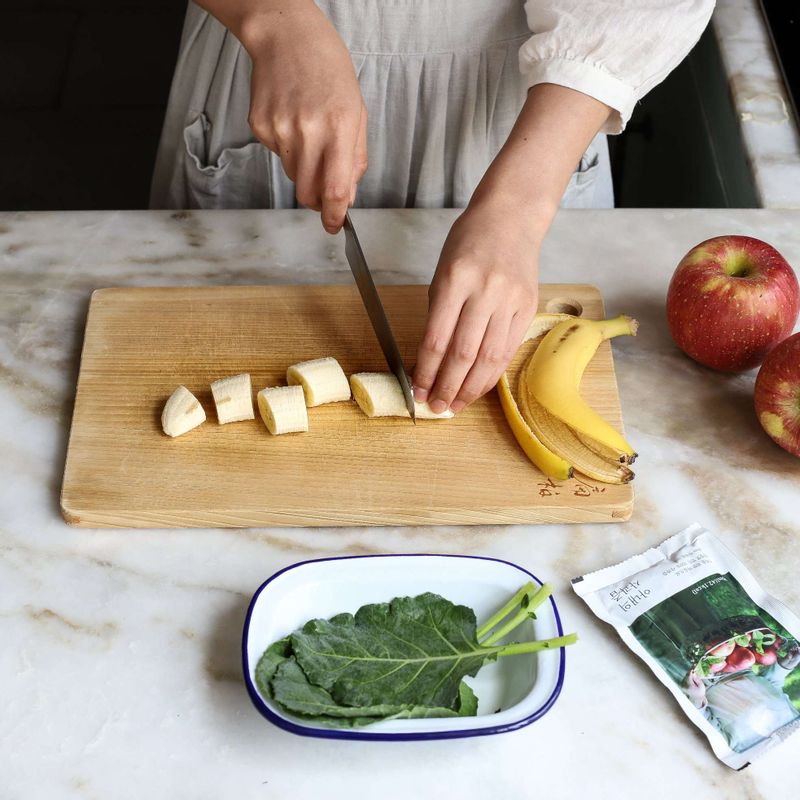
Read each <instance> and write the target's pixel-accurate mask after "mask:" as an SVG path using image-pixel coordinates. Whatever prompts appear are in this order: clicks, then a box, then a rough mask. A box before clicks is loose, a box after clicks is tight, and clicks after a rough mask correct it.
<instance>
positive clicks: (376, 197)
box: [151, 0, 713, 208]
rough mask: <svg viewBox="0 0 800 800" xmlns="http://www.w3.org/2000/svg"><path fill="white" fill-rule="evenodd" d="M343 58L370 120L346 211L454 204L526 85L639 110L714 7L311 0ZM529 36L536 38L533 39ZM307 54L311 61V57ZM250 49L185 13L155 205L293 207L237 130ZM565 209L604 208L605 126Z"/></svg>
mask: <svg viewBox="0 0 800 800" xmlns="http://www.w3.org/2000/svg"><path fill="white" fill-rule="evenodd" d="M317 4H318V6H319V7H320V8H321V9H322V11H323V12H324V13H325V14H326V15H327V16H328V17H329V19H330V20H331V22H332V23H333V25H334V26H335V27H336V29H337V31H338V32H339V34H340V35H341V37H342V39H343V40H344V42H345V43H346V45H347V47H348V49H349V50H350V53H351V55H352V58H353V63H354V65H355V68H356V72H357V74H358V80H359V83H360V86H361V91H362V94H363V97H364V100H365V102H366V105H367V109H368V111H369V130H368V147H369V168H368V170H367V172H366V174H365V175H364V177H363V179H362V181H361V183H360V184H359V192H358V198H357V201H356V205H357V206H363V207H372V208H375V207H403V206H408V207H434V208H435V207H461V206H464V205H465V204H466V203H467V201H468V200H469V198H470V196H471V194H472V192H473V190H474V189H475V186H476V185H477V183H478V181H479V180H480V179H481V177H482V175H483V174H484V172H485V171H486V168H487V167H488V166H489V164H490V163H491V161H492V159H493V158H494V156H495V154H496V153H497V151H498V150H499V148H500V147H501V146H502V144H503V142H504V141H505V139H506V137H507V136H508V134H509V132H510V130H511V128H512V126H513V124H514V121H515V120H516V118H517V115H518V114H519V111H520V109H521V108H522V105H523V103H524V100H525V96H526V92H527V90H528V88H529V87H530V86H531V85H533V84H534V83H537V82H539V83H541V82H550V83H558V84H561V85H565V86H569V87H571V88H574V89H577V90H579V91H583V92H585V93H587V94H589V95H591V96H594V97H597V98H598V99H600V100H602V101H603V102H605V103H607V104H608V105H609V106H611V108H612V109H613V113H612V115H611V117H610V118H609V123H608V125H607V126H606V131H607V132H618V131H620V130H622V128H623V127H624V125H625V122H626V121H627V119H628V117H629V116H630V113H631V111H632V109H633V106H634V104H635V102H636V101H637V100H638V98H639V97H641V95H642V94H644V93H645V92H646V91H647V90H648V89H649V88H650V87H651V86H652V85H654V84H655V83H657V82H658V81H659V80H661V79H662V78H663V77H664V75H666V74H667V73H668V72H669V70H670V69H672V68H673V67H674V66H675V65H676V64H677V63H678V62H679V61H680V59H681V58H682V57H683V55H685V54H686V52H687V51H688V49H689V48H690V47H691V46H692V44H693V43H694V41H696V39H697V37H699V35H700V32H701V31H702V29H703V27H704V26H705V24H706V22H707V20H708V16H709V14H710V12H711V8H712V7H713V0H660V1H659V2H656V3H654V2H653V0H616V1H615V2H614V3H609V2H608V0H528V2H526V3H523V2H522V0H317ZM532 32H533V33H532ZM312 57H313V54H312ZM249 83H250V60H249V57H248V55H247V53H246V52H245V51H244V49H243V48H242V46H241V45H240V44H239V42H238V41H237V40H236V38H235V37H234V36H233V35H232V34H231V33H229V32H228V31H227V30H226V29H225V28H224V27H223V26H222V25H221V24H220V23H219V22H217V20H215V19H214V18H213V17H211V16H210V15H208V14H207V13H206V12H205V11H203V10H201V9H200V8H199V7H197V6H196V5H194V4H193V3H191V2H190V3H189V7H188V11H187V15H186V22H185V25H184V30H183V37H182V40H181V46H180V53H179V57H178V62H177V66H176V70H175V76H174V79H173V84H172V90H171V93H170V99H169V104H168V108H167V114H166V118H165V122H164V129H163V132H162V137H161V143H160V147H159V151H158V157H157V161H156V168H155V173H154V176H153V184H152V193H151V206H152V207H153V208H293V207H295V206H296V205H297V203H296V199H295V196H294V187H293V184H292V183H291V181H289V180H288V178H287V177H286V175H285V174H284V172H283V169H282V167H281V164H280V161H279V160H278V159H277V157H276V156H275V155H274V154H272V153H270V152H269V151H268V150H267V149H266V148H264V147H263V146H262V145H261V144H259V143H258V142H257V141H256V140H255V137H254V136H253V134H252V132H251V130H250V128H249V127H248V124H247V116H248V109H249V95H250V86H249ZM562 205H564V206H571V207H610V206H613V192H612V187H611V173H610V167H609V161H608V148H607V145H606V140H605V132H604V133H602V134H600V135H598V136H597V137H596V138H595V140H594V141H593V142H592V145H591V146H590V147H589V149H588V150H587V152H586V153H585V155H584V157H583V158H582V159H581V160H580V163H579V164H577V165H576V170H575V173H574V174H573V176H572V179H571V180H570V183H569V186H568V187H567V190H566V192H565V194H564V197H563V201H562Z"/></svg>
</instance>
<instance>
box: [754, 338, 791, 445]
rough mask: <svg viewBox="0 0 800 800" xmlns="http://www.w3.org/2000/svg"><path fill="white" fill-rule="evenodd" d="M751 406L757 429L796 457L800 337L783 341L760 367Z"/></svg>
mask: <svg viewBox="0 0 800 800" xmlns="http://www.w3.org/2000/svg"><path fill="white" fill-rule="evenodd" d="M755 403H756V414H757V415H758V421H759V422H760V423H761V427H762V428H764V430H765V431H766V432H767V433H768V434H769V435H770V436H771V437H772V438H773V439H774V440H775V441H776V442H777V443H778V444H779V445H780V446H781V447H782V448H783V449H784V450H788V451H789V452H790V453H792V454H793V455H795V456H800V333H796V334H795V335H794V336H790V337H789V338H788V339H784V341H782V342H781V343H780V344H779V345H778V346H777V347H776V348H775V349H774V350H773V351H772V352H771V353H770V354H769V355H768V356H767V358H766V360H765V361H764V363H763V364H762V365H761V369H760V370H759V371H758V377H757V378H756V388H755Z"/></svg>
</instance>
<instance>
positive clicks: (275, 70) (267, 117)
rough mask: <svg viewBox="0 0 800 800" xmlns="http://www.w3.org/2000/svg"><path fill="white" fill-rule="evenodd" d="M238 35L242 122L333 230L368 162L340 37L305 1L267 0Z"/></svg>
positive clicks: (357, 98)
mask: <svg viewBox="0 0 800 800" xmlns="http://www.w3.org/2000/svg"><path fill="white" fill-rule="evenodd" d="M265 5H266V7H267V8H268V9H269V10H268V11H264V10H263V7H262V8H261V10H260V11H259V13H258V15H255V16H253V17H252V18H250V19H249V20H248V21H245V22H243V23H242V24H241V26H240V29H239V32H238V35H239V37H240V39H241V40H242V42H243V44H244V46H245V48H246V49H247V51H248V53H249V54H250V57H251V59H252V62H253V71H252V76H251V81H250V115H249V118H248V122H249V123H250V127H251V128H252V130H253V132H254V133H255V135H256V136H257V137H258V139H259V140H260V141H261V142H262V143H263V144H264V145H265V146H266V147H268V148H269V149H270V150H272V151H273V152H274V153H276V154H277V155H278V156H279V158H280V159H281V163H282V164H283V168H284V169H285V170H286V174H287V175H288V176H289V178H290V180H292V181H294V183H295V187H296V188H295V192H296V196H297V201H298V202H299V203H302V204H303V205H304V206H308V207H309V208H313V209H314V210H315V211H320V212H321V216H322V225H323V227H324V228H325V230H326V231H328V233H336V232H337V231H338V230H339V229H340V228H341V226H342V223H343V222H344V215H345V213H346V211H347V208H348V206H350V205H352V203H353V201H354V200H355V194H356V185H357V184H358V182H359V180H360V179H361V176H362V175H363V174H364V171H365V170H366V168H367V110H366V107H365V105H364V101H363V99H362V97H361V90H360V88H359V85H358V79H357V78H356V74H355V70H354V68H353V62H352V60H351V58H350V53H349V52H348V51H347V48H346V47H345V44H344V42H343V41H342V39H341V38H340V36H339V34H338V33H337V32H336V29H335V28H334V27H333V25H331V23H330V22H329V21H328V19H327V17H326V16H325V15H324V14H323V13H322V12H321V11H320V10H319V8H318V7H317V6H316V5H315V4H314V3H313V2H311V0H292V2H271V3H266V4H265Z"/></svg>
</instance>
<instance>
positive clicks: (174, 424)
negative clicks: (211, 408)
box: [161, 386, 206, 436]
mask: <svg viewBox="0 0 800 800" xmlns="http://www.w3.org/2000/svg"><path fill="white" fill-rule="evenodd" d="M205 421H206V412H205V411H203V407H202V406H201V405H200V403H199V402H198V401H197V398H196V397H195V396H194V395H193V394H192V393H191V392H190V391H189V390H188V389H187V388H186V387H185V386H179V387H178V388H177V389H176V390H175V391H174V392H173V393H172V394H171V395H170V397H169V400H167V402H166V405H165V406H164V411H163V412H162V413H161V427H162V428H163V429H164V433H166V434H167V436H183V434H184V433H188V432H189V431H190V430H192V428H196V427H197V426H198V425H202V424H203V423H204V422H205Z"/></svg>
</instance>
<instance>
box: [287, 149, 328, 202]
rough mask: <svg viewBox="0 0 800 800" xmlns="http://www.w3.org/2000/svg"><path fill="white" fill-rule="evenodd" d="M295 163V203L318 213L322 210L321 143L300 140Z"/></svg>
mask: <svg viewBox="0 0 800 800" xmlns="http://www.w3.org/2000/svg"><path fill="white" fill-rule="evenodd" d="M296 163H297V166H296V173H297V175H296V178H295V182H294V194H295V197H296V198H297V202H298V203H300V204H301V205H304V206H305V207H306V208H313V209H314V211H320V210H321V209H322V190H321V183H322V175H323V149H322V142H321V141H320V140H318V139H316V138H311V137H309V138H305V139H301V140H300V142H299V152H298V153H297V156H296ZM287 174H288V172H287Z"/></svg>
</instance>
